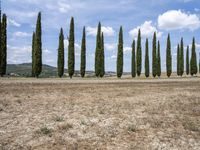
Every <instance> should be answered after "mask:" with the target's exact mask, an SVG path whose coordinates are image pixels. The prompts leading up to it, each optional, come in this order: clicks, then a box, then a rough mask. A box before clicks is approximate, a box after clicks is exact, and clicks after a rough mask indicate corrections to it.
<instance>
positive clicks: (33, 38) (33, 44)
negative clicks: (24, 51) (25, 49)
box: [32, 32, 35, 77]
mask: <svg viewBox="0 0 200 150" xmlns="http://www.w3.org/2000/svg"><path fill="white" fill-rule="evenodd" d="M34 60H35V32H33V36H32V77H35V70H34V66H35V65H34V64H35V61H34Z"/></svg>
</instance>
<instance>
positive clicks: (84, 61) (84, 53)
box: [80, 27, 86, 78]
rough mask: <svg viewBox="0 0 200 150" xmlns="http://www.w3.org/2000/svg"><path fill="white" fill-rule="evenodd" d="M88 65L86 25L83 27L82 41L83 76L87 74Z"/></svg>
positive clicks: (81, 69)
mask: <svg viewBox="0 0 200 150" xmlns="http://www.w3.org/2000/svg"><path fill="white" fill-rule="evenodd" d="M85 66H86V34H85V27H84V28H83V37H82V43H81V68H80V71H81V77H82V78H83V77H84V76H85V68H86V67H85Z"/></svg>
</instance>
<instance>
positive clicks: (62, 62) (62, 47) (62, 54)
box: [57, 28, 65, 78]
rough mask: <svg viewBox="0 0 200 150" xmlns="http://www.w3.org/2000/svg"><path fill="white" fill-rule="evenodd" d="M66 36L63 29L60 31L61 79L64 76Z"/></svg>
mask: <svg viewBox="0 0 200 150" xmlns="http://www.w3.org/2000/svg"><path fill="white" fill-rule="evenodd" d="M64 62H65V60H64V35H63V29H62V28H61V29H60V35H59V46H58V62H57V65H58V76H59V77H60V78H61V77H62V76H63V74H64Z"/></svg>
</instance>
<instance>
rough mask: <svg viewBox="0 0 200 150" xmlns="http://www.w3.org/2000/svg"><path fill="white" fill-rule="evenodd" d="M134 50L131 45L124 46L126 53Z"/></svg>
mask: <svg viewBox="0 0 200 150" xmlns="http://www.w3.org/2000/svg"><path fill="white" fill-rule="evenodd" d="M131 51H132V48H131V47H124V52H125V53H129V52H131Z"/></svg>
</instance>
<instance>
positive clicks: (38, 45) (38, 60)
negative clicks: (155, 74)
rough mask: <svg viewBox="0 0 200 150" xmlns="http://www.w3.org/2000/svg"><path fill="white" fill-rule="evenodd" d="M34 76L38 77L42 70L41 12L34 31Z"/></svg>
mask: <svg viewBox="0 0 200 150" xmlns="http://www.w3.org/2000/svg"><path fill="white" fill-rule="evenodd" d="M34 43H35V46H34V48H35V50H34V51H35V59H34V61H35V63H34V65H35V66H34V70H35V76H36V77H37V78H38V77H39V75H40V73H41V72H42V29H41V12H39V14H38V19H37V25H36V32H35V42H34Z"/></svg>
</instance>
